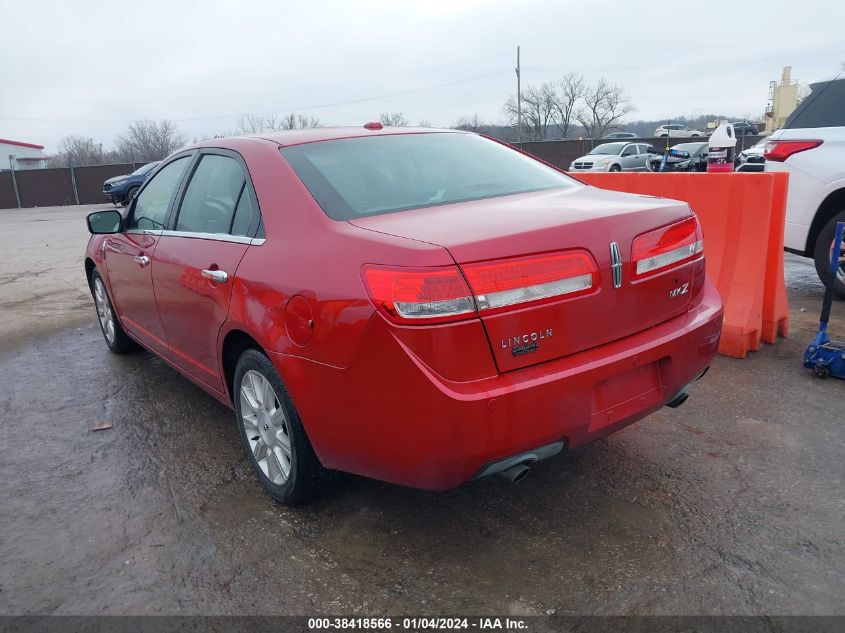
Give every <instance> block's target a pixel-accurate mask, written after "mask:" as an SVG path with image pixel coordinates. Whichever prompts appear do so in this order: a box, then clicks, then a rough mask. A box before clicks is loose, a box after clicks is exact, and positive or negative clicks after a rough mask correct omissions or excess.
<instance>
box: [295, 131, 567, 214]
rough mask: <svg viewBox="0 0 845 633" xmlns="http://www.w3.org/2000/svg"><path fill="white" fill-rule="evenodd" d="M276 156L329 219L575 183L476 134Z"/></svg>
mask: <svg viewBox="0 0 845 633" xmlns="http://www.w3.org/2000/svg"><path fill="white" fill-rule="evenodd" d="M281 152H282V155H283V156H284V157H285V158H286V159H287V161H288V162H289V163H290V165H291V166H292V167H293V169H294V171H295V172H296V174H297V175H298V176H299V178H300V179H301V180H302V182H303V183H305V186H306V187H308V190H309V191H310V192H311V195H313V196H314V199H315V200H316V201H317V204H319V205H320V207H321V208H322V209H323V211H325V212H326V215H328V216H329V217H331V218H333V219H335V220H351V219H354V218H359V217H362V216H368V215H376V214H380V213H392V212H395V211H403V210H406V209H417V208H420V207H432V206H436V205H442V204H449V203H453V202H466V201H469V200H479V199H482V198H493V197H497V196H507V195H512V194H517V193H525V192H529V191H541V190H544V189H558V188H563V187H576V186H579V184H578V183H577V182H576V181H575V180H573V179H571V178H569V177H568V176H566V175H564V174H563V173H561V172H559V171H557V170H555V169H552V168H551V167H548V166H546V165H544V164H542V163H540V162H538V161H536V160H534V159H532V158H529V157H527V156H525V155H523V154H520V153H519V152H517V151H515V150H513V149H511V148H509V147H506V146H504V145H502V144H501V143H496V142H495V141H491V140H488V139H485V138H483V137H480V136H476V135H474V134H458V133H449V132H440V133H436V132H435V133H428V134H396V135H386V136H374V137H369V138H351V139H341V140H337V141H321V142H317V143H306V144H303V145H294V146H292V147H283V148H282V149H281Z"/></svg>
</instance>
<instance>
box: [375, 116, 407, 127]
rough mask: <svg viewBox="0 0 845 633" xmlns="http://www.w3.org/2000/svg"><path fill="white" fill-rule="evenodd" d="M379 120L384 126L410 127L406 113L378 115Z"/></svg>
mask: <svg viewBox="0 0 845 633" xmlns="http://www.w3.org/2000/svg"><path fill="white" fill-rule="evenodd" d="M378 120H379V121H381V123H382V125H389V126H393V127H402V126H405V125H408V118H407V117H406V116H405V113H404V112H382V113H381V114H379V115H378Z"/></svg>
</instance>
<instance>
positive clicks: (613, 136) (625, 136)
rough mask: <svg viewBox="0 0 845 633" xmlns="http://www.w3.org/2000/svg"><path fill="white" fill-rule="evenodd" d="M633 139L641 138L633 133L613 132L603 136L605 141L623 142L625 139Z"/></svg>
mask: <svg viewBox="0 0 845 633" xmlns="http://www.w3.org/2000/svg"><path fill="white" fill-rule="evenodd" d="M631 138H639V137H638V136H637V135H636V134H634V133H633V132H611V133H610V134H605V135H604V136H602V139H603V140H613V139H615V140H618V141H621V140H623V139H631Z"/></svg>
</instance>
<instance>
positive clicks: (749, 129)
mask: <svg viewBox="0 0 845 633" xmlns="http://www.w3.org/2000/svg"><path fill="white" fill-rule="evenodd" d="M731 125H732V126H733V128H734V136H736V137H742V136H753V135H755V134H759V133H760V131H759V130H758V129H757V125H756V124H754V123H751V122H750V121H734V122H733V123H731Z"/></svg>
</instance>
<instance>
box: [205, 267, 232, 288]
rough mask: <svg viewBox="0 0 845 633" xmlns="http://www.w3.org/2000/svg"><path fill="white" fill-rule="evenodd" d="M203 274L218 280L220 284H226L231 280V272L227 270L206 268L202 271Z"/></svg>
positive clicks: (207, 277) (206, 277)
mask: <svg viewBox="0 0 845 633" xmlns="http://www.w3.org/2000/svg"><path fill="white" fill-rule="evenodd" d="M202 276H203V277H204V278H205V279H208V280H209V281H214V282H217V283H218V284H225V283H226V282H227V281H229V274H228V273H227V272H226V271H225V270H210V269H208V268H206V269H204V270H203V271H202Z"/></svg>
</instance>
